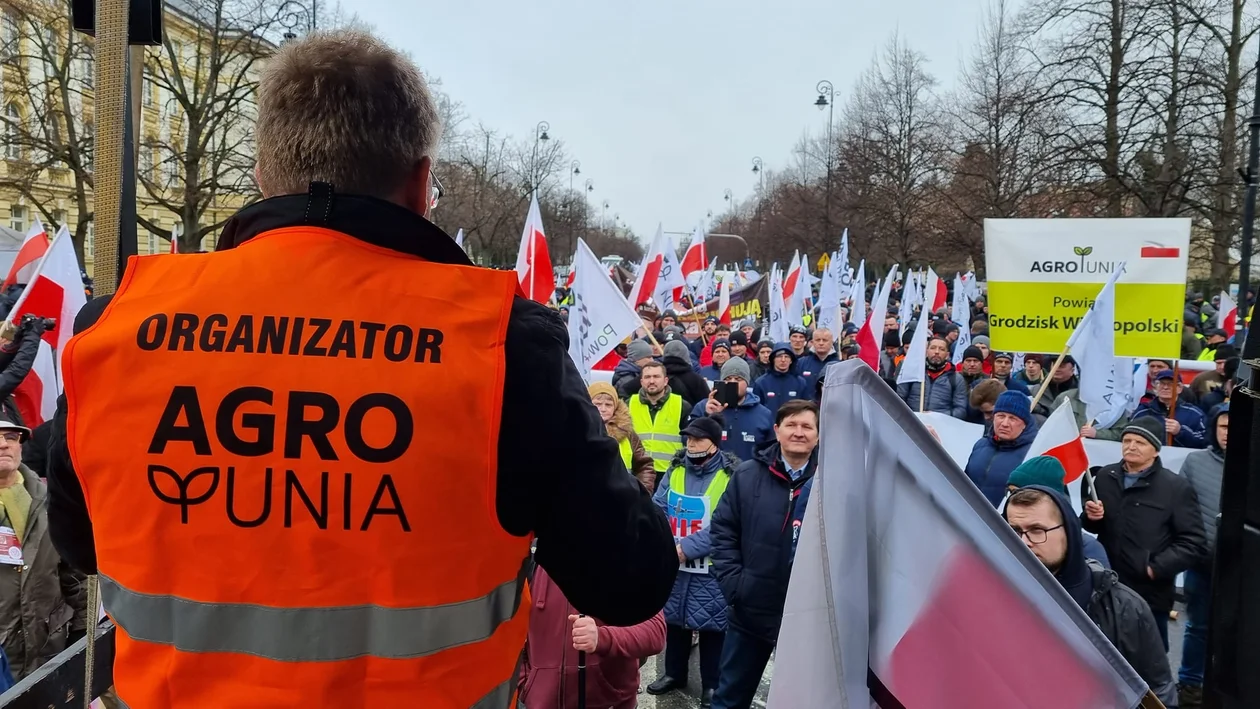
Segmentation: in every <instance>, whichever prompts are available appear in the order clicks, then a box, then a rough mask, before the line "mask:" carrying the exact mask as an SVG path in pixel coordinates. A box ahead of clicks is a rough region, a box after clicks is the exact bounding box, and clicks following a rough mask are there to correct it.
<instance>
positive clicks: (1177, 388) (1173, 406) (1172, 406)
mask: <svg viewBox="0 0 1260 709" xmlns="http://www.w3.org/2000/svg"><path fill="white" fill-rule="evenodd" d="M1180 394H1181V360H1179V359H1174V360H1173V397H1172V402H1171V403H1169V404H1168V418H1175V417H1176V413H1177V399H1179V398H1180ZM1211 435H1216V434H1215V433H1213V434H1211ZM1172 444H1173V434H1172V431H1168V443H1167V444H1166V445H1169V446H1171V445H1172Z"/></svg>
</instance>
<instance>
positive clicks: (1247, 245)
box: [1238, 57, 1260, 359]
mask: <svg viewBox="0 0 1260 709" xmlns="http://www.w3.org/2000/svg"><path fill="white" fill-rule="evenodd" d="M1256 69H1257V71H1260V57H1257V59H1256ZM1247 125H1248V126H1250V129H1251V130H1250V132H1251V147H1250V148H1249V150H1248V157H1247V172H1246V173H1245V174H1244V175H1243V179H1244V180H1246V183H1247V195H1246V198H1245V199H1244V200H1243V217H1242V245H1241V247H1240V249H1239V250H1240V252H1241V254H1240V258H1239V260H1238V301H1239V305H1238V329H1239V330H1240V331H1244V330H1245V331H1246V339H1245V340H1244V341H1243V355H1242V356H1243V359H1255V358H1256V357H1257V356H1260V339H1257V338H1254V337H1252V336H1251V332H1250V330H1249V329H1246V328H1247V323H1246V319H1247V311H1248V305H1247V289H1249V288H1250V287H1251V247H1252V239H1253V237H1254V233H1255V221H1256V186H1257V183H1260V174H1257V173H1258V172H1260V73H1258V74H1256V94H1255V101H1254V102H1253V104H1252V110H1251V118H1249V119H1247Z"/></svg>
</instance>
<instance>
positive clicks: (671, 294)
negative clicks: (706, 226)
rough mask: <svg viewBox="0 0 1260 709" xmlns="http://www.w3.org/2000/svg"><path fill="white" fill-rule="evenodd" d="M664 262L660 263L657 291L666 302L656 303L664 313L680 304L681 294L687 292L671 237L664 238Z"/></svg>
mask: <svg viewBox="0 0 1260 709" xmlns="http://www.w3.org/2000/svg"><path fill="white" fill-rule="evenodd" d="M661 253H663V254H664V255H665V260H664V261H662V262H661V281H662V283H661V285H660V286H658V287H657V291H658V292H659V293H660V294H661V295H662V296H664V297H665V299H666V300H668V302H662V301H661V300H659V299H658V300H657V301H656V305H657V307H659V308H660V309H661V311H662V312H664V311H665V310H666V309H667V308H674V307H677V306H678V305H679V304H681V303H682V297H683V293H684V292H686V290H687V281H686V280H685V279H684V278H683V271H682V266H681V265H680V264H679V263H678V252H677V251H676V250H675V249H674V239H673V237H669V236H667V237H665V250H664V251H662V252H661Z"/></svg>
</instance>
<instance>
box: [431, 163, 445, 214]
mask: <svg viewBox="0 0 1260 709" xmlns="http://www.w3.org/2000/svg"><path fill="white" fill-rule="evenodd" d="M444 194H446V191H445V190H443V189H442V181H441V180H439V179H438V176H437V175H435V174H433V171H432V170H430V171H429V209H430V210H434V209H437V205H438V200H439V199H442V195H444Z"/></svg>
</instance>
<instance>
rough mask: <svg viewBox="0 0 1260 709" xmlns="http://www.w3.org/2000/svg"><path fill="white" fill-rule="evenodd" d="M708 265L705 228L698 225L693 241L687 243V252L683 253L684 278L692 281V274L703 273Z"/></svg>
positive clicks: (692, 237)
mask: <svg viewBox="0 0 1260 709" xmlns="http://www.w3.org/2000/svg"><path fill="white" fill-rule="evenodd" d="M708 265H709V250H708V249H706V248H705V245H704V229H701V228H699V227H697V228H696V232H695V233H694V234H692V236H691V243H690V244H688V245H687V253H685V254H683V260H682V275H683V278H684V279H685V280H686V281H687V282H688V283H690V282H691V276H692V274H695V273H703V272H704V269H705V268H706V267H707V266H708Z"/></svg>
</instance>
